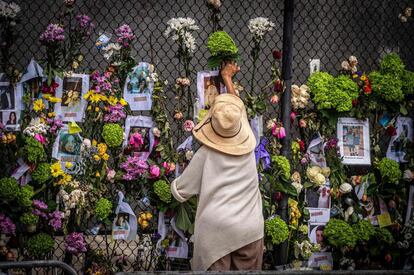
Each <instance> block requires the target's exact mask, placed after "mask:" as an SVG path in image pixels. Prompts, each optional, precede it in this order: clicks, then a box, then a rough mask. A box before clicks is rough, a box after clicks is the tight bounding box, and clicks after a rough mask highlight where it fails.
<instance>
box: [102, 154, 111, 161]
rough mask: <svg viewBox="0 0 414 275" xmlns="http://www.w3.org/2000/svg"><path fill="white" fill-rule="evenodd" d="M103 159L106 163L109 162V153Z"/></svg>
mask: <svg viewBox="0 0 414 275" xmlns="http://www.w3.org/2000/svg"><path fill="white" fill-rule="evenodd" d="M102 159H103V160H105V161H107V160H108V159H109V155H108V154H107V153H105V154H104V155H103V156H102Z"/></svg>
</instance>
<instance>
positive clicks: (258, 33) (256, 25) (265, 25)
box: [248, 17, 275, 42]
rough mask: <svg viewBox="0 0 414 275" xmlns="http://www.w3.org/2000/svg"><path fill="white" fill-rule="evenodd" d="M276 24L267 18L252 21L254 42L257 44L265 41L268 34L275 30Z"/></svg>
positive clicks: (250, 24) (251, 28)
mask: <svg viewBox="0 0 414 275" xmlns="http://www.w3.org/2000/svg"><path fill="white" fill-rule="evenodd" d="M274 26H275V24H274V23H273V22H272V21H270V20H269V19H267V18H265V17H257V18H253V19H250V21H249V25H248V27H249V31H250V33H251V34H252V35H253V40H254V41H255V42H260V41H262V40H263V38H264V36H265V35H266V33H268V32H270V31H271V30H273V27H274Z"/></svg>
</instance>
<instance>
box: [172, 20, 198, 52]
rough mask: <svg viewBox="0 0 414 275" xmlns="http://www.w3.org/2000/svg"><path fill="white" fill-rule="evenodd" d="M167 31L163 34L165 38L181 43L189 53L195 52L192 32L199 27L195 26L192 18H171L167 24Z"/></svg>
mask: <svg viewBox="0 0 414 275" xmlns="http://www.w3.org/2000/svg"><path fill="white" fill-rule="evenodd" d="M167 25H168V27H167V29H166V30H165V32H164V36H165V37H167V38H168V37H170V36H171V39H172V40H173V41H178V42H181V43H183V45H184V47H185V48H186V50H187V51H188V52H189V53H194V52H195V50H196V42H195V38H194V36H193V35H192V34H191V32H192V31H195V30H198V29H199V27H198V26H197V25H196V24H195V20H194V19H192V18H189V17H187V18H182V17H179V18H171V19H170V20H168V22H167Z"/></svg>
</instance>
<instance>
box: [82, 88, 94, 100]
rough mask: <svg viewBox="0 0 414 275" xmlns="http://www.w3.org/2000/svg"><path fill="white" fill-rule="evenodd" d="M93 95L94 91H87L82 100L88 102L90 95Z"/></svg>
mask: <svg viewBox="0 0 414 275" xmlns="http://www.w3.org/2000/svg"><path fill="white" fill-rule="evenodd" d="M94 93H95V91H94V90H89V91H88V92H87V93H86V94H85V95H84V96H83V98H84V99H86V100H88V98H89V97H91V95H93V94H94Z"/></svg>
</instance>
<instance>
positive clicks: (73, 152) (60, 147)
mask: <svg viewBox="0 0 414 275" xmlns="http://www.w3.org/2000/svg"><path fill="white" fill-rule="evenodd" d="M82 143H83V139H82V137H81V136H80V134H79V133H77V134H69V133H68V126H67V125H65V126H64V127H63V128H61V129H60V130H59V133H58V135H57V137H56V140H55V143H54V144H53V150H52V157H53V158H55V159H57V160H58V161H60V164H61V167H62V169H63V170H64V171H65V172H66V173H69V174H72V173H74V170H73V169H71V170H69V169H67V168H66V167H65V164H66V162H70V163H72V165H73V166H72V167H76V164H77V163H78V162H79V161H80V160H81V156H80V155H81V147H82Z"/></svg>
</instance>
